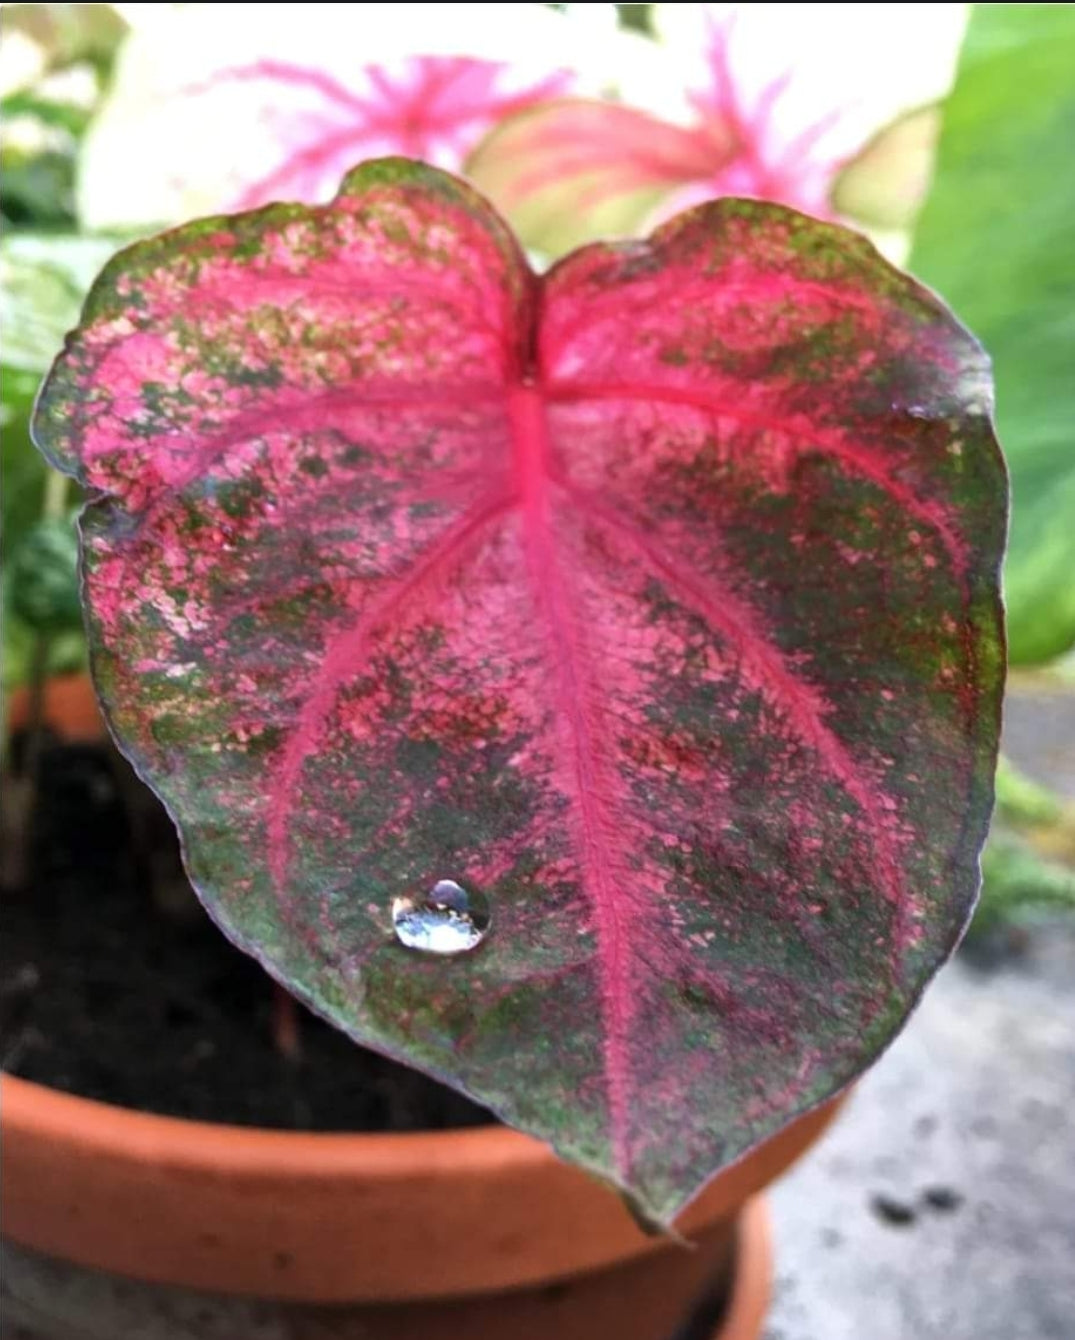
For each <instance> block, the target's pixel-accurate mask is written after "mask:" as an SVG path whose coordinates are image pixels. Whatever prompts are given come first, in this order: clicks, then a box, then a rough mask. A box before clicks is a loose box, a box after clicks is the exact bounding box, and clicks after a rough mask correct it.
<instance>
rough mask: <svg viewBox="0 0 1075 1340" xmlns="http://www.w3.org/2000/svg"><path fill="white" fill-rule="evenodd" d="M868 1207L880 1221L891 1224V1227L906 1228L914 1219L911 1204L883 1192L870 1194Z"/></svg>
mask: <svg viewBox="0 0 1075 1340" xmlns="http://www.w3.org/2000/svg"><path fill="white" fill-rule="evenodd" d="M870 1209H871V1210H873V1212H874V1214H875V1215H876V1216H877V1217H878V1219H880V1220H881V1222H882V1223H884V1224H891V1225H892V1226H893V1228H907V1227H908V1225H910V1224H913V1223H914V1221H915V1212H914V1207H913V1206H911V1205H908V1204H907V1203H906V1201H902V1200H897V1199H896V1198H895V1196H886V1195H885V1194H884V1193H883V1192H879V1193H877V1194H876V1195H874V1196H871V1198H870Z"/></svg>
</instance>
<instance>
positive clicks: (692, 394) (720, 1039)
mask: <svg viewBox="0 0 1075 1340" xmlns="http://www.w3.org/2000/svg"><path fill="white" fill-rule="evenodd" d="M988 407H989V392H988V377H987V371H986V366H985V362H984V358H983V355H982V354H981V351H980V350H979V348H978V347H977V346H976V345H975V343H974V342H973V340H972V339H971V338H970V337H969V336H968V335H967V334H966V333H965V332H964V331H963V330H962V329H961V328H960V327H959V326H958V325H957V324H956V323H955V322H954V321H953V319H952V318H951V316H950V315H949V314H948V313H947V312H946V311H945V310H944V309H943V308H942V307H941V306H940V304H939V303H938V302H937V301H936V299H934V298H933V297H932V296H931V295H929V294H928V293H926V292H924V291H923V290H922V289H920V288H918V287H917V286H916V285H914V284H913V283H912V282H911V281H910V280H908V279H907V278H905V277H904V276H902V275H900V274H898V273H897V272H896V271H894V270H892V269H891V268H890V267H889V266H887V265H886V264H885V263H884V262H883V261H881V260H880V259H879V258H878V257H877V255H876V253H875V252H874V251H873V250H872V248H871V247H870V245H869V244H868V243H867V242H865V241H864V240H863V239H861V238H858V237H856V236H855V235H854V234H851V233H848V232H845V231H844V230H842V229H840V228H837V227H834V226H830V225H825V224H820V223H817V222H816V221H813V220H809V219H807V218H805V217H803V216H800V215H797V214H795V213H794V212H792V211H790V210H787V209H785V208H783V207H781V206H777V205H769V204H762V203H757V202H742V201H735V200H723V201H720V202H718V203H715V204H711V205H708V206H704V207H702V208H699V209H697V210H694V211H691V212H689V213H687V214H684V215H682V216H681V217H679V218H678V219H676V220H674V221H673V222H671V223H670V224H668V225H666V226H665V227H664V228H662V229H661V230H660V231H659V232H657V233H656V234H655V235H654V237H653V238H652V239H651V240H650V241H648V242H637V243H630V244H623V245H619V246H594V247H590V248H587V249H585V250H583V251H581V252H577V253H575V254H574V255H573V256H571V257H569V258H568V259H567V260H566V261H565V262H563V263H562V264H561V265H559V266H558V267H557V268H556V269H554V270H553V271H552V272H551V273H550V274H548V275H547V276H546V277H545V278H544V279H543V280H539V279H538V278H537V277H535V276H534V275H532V274H531V273H530V272H529V271H528V269H527V268H526V265H525V262H524V261H523V259H522V258H521V255H520V253H519V251H518V249H517V247H516V244H515V243H514V241H513V239H512V238H511V236H510V235H509V234H508V232H507V230H506V228H505V227H504V226H503V225H502V224H501V222H500V221H499V220H498V219H497V217H496V216H495V215H494V214H493V213H492V211H491V210H490V208H489V207H488V206H487V205H486V204H485V203H484V202H483V201H482V200H481V199H480V198H479V197H477V196H476V195H474V194H473V192H472V191H471V190H470V189H469V188H467V187H465V186H464V185H463V184H462V183H460V182H458V181H456V180H454V179H453V178H451V177H449V176H447V175H445V174H442V173H440V172H437V171H436V170H434V169H431V168H426V167H421V166H419V165H417V164H412V163H408V162H406V161H405V160H385V161H382V162H379V163H373V164H368V165H366V166H365V167H363V168H361V169H359V170H358V171H356V172H355V173H353V174H352V175H351V176H350V177H349V178H348V180H347V181H346V183H345V185H344V188H343V191H342V193H341V195H340V197H339V198H338V200H337V201H336V202H335V204H334V205H332V206H331V207H327V208H322V209H316V208H315V209H308V208H305V207H302V206H273V207H270V208H268V209H266V210H263V211H260V212H257V213H254V214H249V215H245V216H241V217H237V218H234V219H230V220H229V219H215V220H207V221H205V222H202V223H199V224H195V225H191V226H190V227H187V228H184V229H181V230H179V231H178V232H175V233H172V234H168V235H165V236H164V237H162V238H159V239H157V240H155V241H150V242H146V243H143V244H140V245H139V246H137V247H134V248H132V249H131V250H130V251H128V252H127V253H125V254H124V255H123V256H121V257H120V258H118V259H117V260H116V261H115V262H114V263H113V264H112V265H111V266H110V267H109V268H108V269H107V270H106V271H105V273H104V275H103V276H102V278H101V280H100V281H99V282H98V284H97V286H96V288H95V289H94V291H93V293H92V295H91V297H90V299H89V301H88V304H87V309H86V312H85V315H84V320H83V325H82V327H81V330H80V331H79V333H78V334H77V335H76V336H75V337H74V338H73V340H72V341H71V343H70V345H69V347H68V350H67V352H66V353H65V355H64V356H63V357H62V358H61V359H60V360H59V362H58V364H57V366H56V368H55V370H54V372H53V373H52V376H51V380H50V382H49V384H48V388H47V391H46V393H45V394H44V397H43V401H42V404H41V406H40V409H39V412H38V421H37V432H38V437H39V441H40V443H41V445H42V447H43V448H44V450H45V451H46V452H47V454H48V455H49V456H50V458H51V459H52V460H53V461H55V462H56V464H58V465H59V466H60V467H61V468H63V469H66V470H69V471H71V472H72V473H74V474H77V475H78V477H79V478H80V479H82V480H84V481H85V482H86V484H87V485H88V486H89V487H91V488H93V489H96V490H99V491H100V494H101V497H100V499H99V501H97V502H96V503H94V504H93V505H92V506H91V507H90V508H89V509H88V510H87V512H86V514H85V517H84V519H83V536H84V546H85V548H84V564H85V592H86V598H87V602H88V608H89V617H90V621H91V625H92V636H93V641H94V644H95V648H96V650H95V668H96V674H97V678H98V683H99V686H100V689H101V692H102V695H103V698H104V701H105V703H106V705H107V709H108V711H109V714H110V717H111V720H112V722H113V725H114V727H115V730H116V731H117V733H118V735H119V738H120V739H121V740H122V741H123V745H124V748H125V749H126V750H127V752H128V753H129V754H130V756H131V757H132V759H133V760H134V761H135V763H136V765H137V766H138V768H139V769H140V770H141V772H142V773H143V774H144V775H145V776H146V777H147V778H148V779H149V780H150V781H151V782H152V784H153V785H154V786H155V787H156V788H157V790H158V791H159V792H160V794H161V795H162V796H163V798H164V799H165V801H166V802H167V804H168V806H169V807H170V809H171V811H172V813H173V814H174V815H175V817H176V818H177V820H178V822H179V824H180V826H181V828H182V832H183V837H184V843H185V849H186V853H187V860H188V863H189V868H190V872H191V875H192V877H193V879H194V880H195V882H196V884H197V885H198V887H199V889H200V891H201V894H202V897H203V898H204V900H205V902H206V905H207V906H208V908H209V909H210V911H211V912H212V914H213V916H214V917H215V918H216V919H217V920H218V921H219V923H220V924H221V925H222V926H223V928H224V929H225V930H226V931H227V933H228V934H229V935H230V936H231V937H232V938H233V939H235V940H236V941H237V942H238V943H239V944H241V945H243V946H245V947H246V948H247V949H249V950H250V951H251V952H253V953H255V954H256V955H257V956H258V957H259V958H260V959H261V960H262V961H263V962H265V963H266V965H267V966H268V967H269V969H270V971H272V972H273V973H274V974H275V975H276V976H277V977H279V978H280V979H281V980H283V981H284V982H286V983H287V985H288V986H289V987H291V988H292V990H294V991H295V992H296V994H298V995H299V996H300V997H301V998H302V999H304V1000H307V1001H309V1002H310V1003H311V1004H312V1005H313V1006H314V1008H316V1009H317V1010H319V1011H320V1012H322V1013H323V1014H325V1015H326V1016H327V1017H328V1018H330V1019H332V1020H334V1021H335V1022H336V1023H337V1024H339V1025H340V1026H341V1027H343V1028H345V1029H347V1030H348V1031H349V1032H350V1033H351V1034H353V1036H354V1037H355V1038H357V1039H358V1040H359V1041H361V1042H364V1043H367V1044H369V1045H371V1046H373V1047H376V1048H378V1049H379V1050H382V1051H384V1052H387V1053H389V1054H391V1055H394V1056H398V1057H402V1058H403V1059H405V1060H407V1061H409V1062H411V1063H412V1064H415V1065H418V1066H420V1067H421V1068H423V1069H425V1070H427V1071H429V1072H431V1073H432V1074H435V1075H438V1076H441V1077H442V1078H445V1079H447V1080H448V1081H450V1082H451V1083H453V1084H455V1085H456V1086H457V1087H459V1088H461V1089H464V1090H465V1091H467V1092H468V1093H470V1094H472V1095H474V1096H475V1097H476V1098H478V1099H479V1100H481V1101H482V1102H484V1103H487V1104H488V1105H489V1106H491V1107H492V1108H494V1109H495V1110H496V1111H497V1112H499V1113H500V1114H501V1115H502V1116H504V1117H505V1118H506V1119H507V1120H508V1121H510V1122H512V1123H514V1124H516V1125H518V1126H520V1127H521V1128H523V1129H524V1130H527V1131H530V1132H533V1133H534V1134H536V1135H538V1136H540V1137H542V1138H544V1139H547V1140H549V1141H551V1142H552V1143H553V1145H554V1146H555V1147H556V1149H557V1150H559V1151H560V1152H561V1153H562V1154H563V1155H564V1156H566V1157H568V1158H570V1159H573V1160H576V1161H577V1162H579V1163H581V1164H583V1165H585V1166H587V1167H589V1168H591V1169H593V1170H595V1171H596V1172H598V1173H599V1174H601V1175H603V1176H605V1177H606V1178H608V1179H610V1180H612V1181H613V1182H615V1183H616V1184H618V1185H620V1186H622V1187H624V1188H625V1189H627V1190H628V1191H629V1192H630V1193H631V1194H632V1195H633V1197H634V1198H635V1200H636V1203H637V1204H638V1205H639V1206H640V1207H641V1208H642V1210H643V1211H644V1212H645V1213H646V1214H648V1215H650V1216H651V1217H654V1218H657V1219H661V1220H668V1219H670V1218H671V1217H672V1216H673V1215H674V1214H675V1212H676V1211H677V1210H678V1209H679V1207H680V1206H681V1205H682V1204H683V1203H684V1201H685V1200H686V1199H688V1198H689V1197H690V1196H691V1195H692V1194H693V1193H694V1192H695V1191H696V1190H697V1189H698V1188H699V1186H700V1185H701V1184H702V1183H703V1182H704V1181H705V1179H706V1178H707V1177H708V1176H709V1175H710V1174H711V1173H712V1172H713V1171H715V1170H716V1169H717V1168H718V1167H719V1166H720V1165H722V1164H723V1163H725V1162H727V1161H729V1160H731V1159H733V1158H735V1157H736V1156H737V1155H738V1154H740V1153H741V1152H743V1151H744V1150H745V1149H746V1148H747V1147H749V1146H751V1145H752V1144H754V1143H755V1142H757V1141H758V1140H760V1139H762V1138H763V1137H764V1136H766V1135H768V1134H770V1133H771V1132H773V1131H774V1130H776V1129H777V1128H779V1127H780V1126H781V1125H783V1124H784V1123H785V1122H786V1121H787V1120H788V1119H790V1118H791V1117H792V1116H793V1115H794V1114H796V1113H798V1112H800V1111H802V1110H804V1109H806V1108H808V1107H810V1106H812V1105H814V1104H816V1103H817V1102H819V1101H820V1100H821V1099H823V1098H825V1097H826V1096H827V1095H829V1094H831V1093H832V1092H833V1091H834V1090H836V1089H838V1088H839V1087H840V1086H842V1085H843V1084H844V1083H845V1082H846V1081H847V1080H849V1079H850V1078H851V1077H852V1076H854V1075H855V1074H857V1073H858V1072H859V1071H860V1070H861V1069H862V1068H863V1067H864V1066H865V1065H866V1064H867V1063H868V1062H869V1061H870V1059H871V1058H872V1057H874V1056H875V1055H876V1054H877V1052H878V1051H879V1049H880V1048H881V1047H883V1046H884V1044H885V1043H886V1041H887V1040H888V1039H889V1038H890V1037H891V1035H892V1033H893V1032H894V1031H895V1029H896V1028H897V1027H898V1025H899V1023H900V1022H901V1020H902V1019H903V1017H904V1016H905V1014H906V1013H907V1011H908V1009H909V1008H910V1006H911V1004H912V1003H913V1001H914V1000H915V998H916V997H917V995H918V993H919V991H920V990H921V988H922V986H923V984H924V983H925V981H926V980H927V978H928V977H929V975H930V974H931V972H932V971H933V970H934V969H935V968H936V966H937V965H938V963H939V962H940V961H941V960H942V959H943V957H944V956H945V955H946V954H947V952H948V951H949V949H950V948H951V946H952V944H953V941H954V940H955V938H956V937H957V935H958V934H959V932H960V929H961V927H962V926H963V924H964V922H965V919H966V916H967V913H968V910H969V908H970V905H971V902H972V900H973V897H974V893H975V889H976V884H977V864H976V857H977V852H978V849H979V847H980V844H981V840H982V838H983V835H984V832H985V827H986V822H987V818H988V812H989V806H990V800H991V786H992V768H993V760H994V753H995V744H996V732H997V715H998V701H999V693H1000V680H1001V664H1002V646H1001V641H1000V630H999V609H998V601H997V594H996V568H997V564H998V561H999V552H1000V548H1001V543H1002V535H1003V529H1004V487H1003V474H1002V468H1001V465H1000V461H999V456H998V453H997V450H996V446H995V443H994V440H993V437H992V434H991V431H990V426H989V420H988ZM440 879H449V880H455V881H457V882H459V883H460V884H461V885H462V886H463V887H464V888H468V889H476V890H480V891H481V892H482V893H484V894H485V895H486V896H487V897H488V900H489V903H490V905H491V909H492V926H491V929H490V931H489V934H488V935H487V937H486V939H485V940H484V942H483V943H482V944H481V946H480V947H479V948H478V949H476V950H473V951H472V952H470V953H468V954H464V955H460V956H458V957H454V958H442V957H438V956H432V955H423V954H421V953H416V952H414V951H409V950H407V949H406V948H404V947H403V946H402V945H400V944H399V943H398V941H397V939H396V937H395V935H394V934H393V930H392V922H391V908H392V903H393V899H394V898H396V897H400V896H408V895H420V894H421V893H422V892H423V891H425V890H428V888H429V887H430V886H431V885H432V884H433V883H434V882H435V881H436V880H440Z"/></svg>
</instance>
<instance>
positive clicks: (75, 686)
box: [8, 674, 106, 744]
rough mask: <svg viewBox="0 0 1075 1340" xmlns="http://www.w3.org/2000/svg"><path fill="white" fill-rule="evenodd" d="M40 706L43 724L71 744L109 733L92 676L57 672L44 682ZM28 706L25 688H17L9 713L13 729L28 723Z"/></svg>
mask: <svg viewBox="0 0 1075 1340" xmlns="http://www.w3.org/2000/svg"><path fill="white" fill-rule="evenodd" d="M41 706H42V713H41V717H42V725H44V726H47V727H48V728H49V729H50V730H51V731H52V732H53V733H54V734H55V735H57V736H58V737H59V738H60V739H61V740H68V741H69V742H70V743H72V744H76V743H91V742H93V741H94V740H100V739H103V738H104V736H105V734H106V729H105V724H104V721H103V719H102V717H101V709H100V708H99V707H98V706H97V695H96V694H95V693H94V691H93V684H92V683H91V681H90V677H89V675H85V674H71V675H56V676H55V677H54V678H52V679H50V680H49V681H48V682H47V683H46V685H45V693H44V698H43V700H42V705H41ZM29 708H30V698H29V694H28V693H27V691H26V689H24V688H20V689H16V690H15V692H14V693H13V694H12V695H11V704H10V709H9V713H8V724H9V726H10V728H11V729H12V730H13V731H14V730H19V729H20V728H21V727H23V726H25V725H26V721H27V717H28V715H29Z"/></svg>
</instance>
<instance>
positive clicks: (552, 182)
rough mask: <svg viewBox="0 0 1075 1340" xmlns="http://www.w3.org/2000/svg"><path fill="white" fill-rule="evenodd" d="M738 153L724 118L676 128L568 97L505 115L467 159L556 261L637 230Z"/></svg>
mask: <svg viewBox="0 0 1075 1340" xmlns="http://www.w3.org/2000/svg"><path fill="white" fill-rule="evenodd" d="M737 148H738V144H737V141H736V140H735V139H734V138H733V135H732V133H731V131H730V129H729V128H728V127H727V126H725V124H724V122H723V121H721V120H720V119H719V118H717V119H714V120H712V121H706V122H702V123H700V124H698V125H695V126H677V125H674V124H672V123H670V122H667V121H662V120H660V119H658V118H657V117H655V116H651V115H650V114H649V113H648V112H643V111H640V110H639V109H638V108H635V107H625V106H623V105H622V104H620V103H614V102H597V101H591V100H587V99H584V98H568V99H562V100H556V101H551V102H545V103H541V104H540V105H539V106H537V107H532V108H528V109H526V110H525V111H522V112H519V113H517V114H516V115H514V116H509V117H507V118H506V119H505V120H504V121H503V122H502V123H501V124H500V125H499V126H498V127H496V128H494V129H493V130H492V131H491V132H490V134H488V135H487V136H486V137H485V138H484V139H483V140H482V141H481V143H480V144H479V145H478V147H477V149H476V150H475V151H474V153H473V154H471V156H470V157H469V158H468V159H467V164H466V170H467V176H469V177H471V178H472V179H473V180H474V181H475V182H476V183H477V184H478V185H479V186H480V187H481V189H482V190H483V191H484V192H486V194H487V195H488V196H489V197H490V199H492V200H494V201H495V202H496V204H497V207H498V208H499V209H500V210H502V211H503V212H504V214H505V215H506V216H507V217H508V218H509V219H510V220H511V223H512V227H513V228H514V229H515V231H516V232H517V233H518V234H519V236H520V237H521V238H522V239H523V241H524V242H527V243H529V244H530V245H531V246H533V247H534V248H536V249H537V250H540V251H541V252H543V253H545V254H546V255H550V256H559V255H563V253H564V252H566V251H569V250H570V249H571V247H573V246H579V245H581V244H583V243H584V242H593V241H596V240H597V239H599V238H608V237H628V236H630V235H631V234H632V233H635V232H637V231H638V230H639V228H640V227H641V226H642V224H643V223H644V222H645V220H646V219H647V218H648V217H649V216H650V215H651V214H652V213H653V212H654V210H655V209H656V208H657V207H658V206H659V205H660V203H661V202H662V201H663V200H664V199H665V197H666V196H667V195H668V194H669V192H671V191H676V190H678V189H679V188H681V187H682V185H683V184H684V183H685V182H693V181H697V180H699V179H703V180H704V179H708V178H709V177H711V176H712V175H713V173H714V171H715V170H716V169H717V168H718V167H719V165H720V164H721V163H722V162H727V161H728V160H729V159H730V158H732V157H733V156H734V155H735V152H736V150H737Z"/></svg>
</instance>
